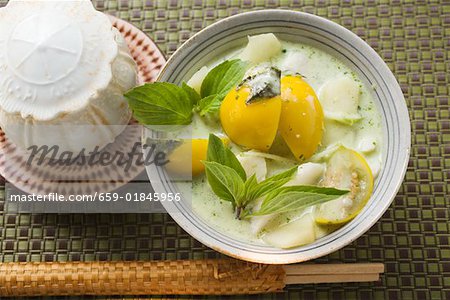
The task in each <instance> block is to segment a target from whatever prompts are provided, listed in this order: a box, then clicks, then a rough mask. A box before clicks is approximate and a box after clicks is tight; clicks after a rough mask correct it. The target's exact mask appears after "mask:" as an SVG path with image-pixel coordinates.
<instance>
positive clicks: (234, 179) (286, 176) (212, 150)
mask: <svg viewBox="0 0 450 300" xmlns="http://www.w3.org/2000/svg"><path fill="white" fill-rule="evenodd" d="M203 163H204V164H205V169H206V176H207V179H208V183H209V185H210V186H211V189H212V190H213V192H214V193H215V194H216V195H217V196H218V197H219V198H220V199H222V200H225V201H229V202H231V203H232V205H233V207H234V208H235V212H236V217H237V218H239V219H241V218H247V217H251V216H261V215H267V214H273V213H283V212H288V211H292V210H297V209H301V208H305V207H308V206H311V205H316V204H320V203H324V202H327V201H330V200H334V199H337V198H338V197H340V196H342V195H344V194H346V193H348V191H343V190H338V189H334V188H324V187H317V186H289V187H285V186H284V184H286V183H287V182H288V181H289V180H291V178H292V177H293V176H294V175H295V173H296V172H297V167H294V168H292V169H289V170H287V171H284V172H282V173H279V174H277V175H274V176H272V177H269V178H267V179H265V180H263V181H261V182H259V183H258V182H257V180H256V176H255V175H252V176H250V177H249V178H247V176H246V175H245V171H244V168H243V167H242V165H241V163H240V162H239V160H238V159H237V158H236V156H235V155H234V153H233V152H232V151H231V150H230V149H228V148H227V147H226V146H225V145H224V144H223V142H222V140H221V139H220V138H218V137H217V136H215V135H214V134H210V136H209V142H208V152H207V160H206V161H204V162H203ZM260 197H265V198H264V200H263V203H262V205H261V208H260V209H259V210H257V211H254V212H253V211H250V210H249V209H248V206H249V204H250V203H252V202H254V201H255V200H256V199H258V198H260Z"/></svg>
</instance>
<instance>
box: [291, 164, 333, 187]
mask: <svg viewBox="0 0 450 300" xmlns="http://www.w3.org/2000/svg"><path fill="white" fill-rule="evenodd" d="M324 172H325V166H324V165H323V164H318V163H312V162H308V163H305V164H302V165H300V166H299V167H298V170H297V174H295V177H294V178H292V179H291V180H290V181H289V182H288V183H286V184H285V185H286V186H293V185H315V184H317V183H318V182H319V180H320V178H321V177H322V175H323V173H324Z"/></svg>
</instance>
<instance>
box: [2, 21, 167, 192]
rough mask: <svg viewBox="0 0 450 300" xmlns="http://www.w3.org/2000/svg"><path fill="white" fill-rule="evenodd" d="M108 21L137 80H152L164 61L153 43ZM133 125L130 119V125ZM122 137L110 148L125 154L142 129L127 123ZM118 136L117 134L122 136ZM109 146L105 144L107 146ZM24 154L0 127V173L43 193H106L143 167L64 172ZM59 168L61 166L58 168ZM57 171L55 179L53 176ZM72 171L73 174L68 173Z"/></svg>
mask: <svg viewBox="0 0 450 300" xmlns="http://www.w3.org/2000/svg"><path fill="white" fill-rule="evenodd" d="M110 19H111V22H112V24H113V26H114V27H116V28H117V29H118V30H119V31H120V33H121V34H122V35H123V37H124V38H125V41H126V42H127V44H128V47H129V49H130V52H131V55H132V56H133V58H134V60H135V61H136V63H137V65H138V69H139V82H140V83H144V82H153V81H155V80H156V77H157V75H158V73H159V71H160V70H161V68H162V67H163V65H164V64H165V62H166V59H165V58H164V55H163V54H162V52H161V51H160V50H159V49H158V47H157V46H156V45H155V43H154V42H153V41H152V40H151V39H150V38H149V37H148V36H147V35H146V34H144V33H143V32H142V31H140V30H139V29H137V28H136V27H134V26H133V25H131V24H130V23H128V22H125V21H123V20H120V19H118V18H116V17H113V16H110ZM133 124H136V121H134V120H131V121H130V125H133ZM122 135H124V136H125V137H123V138H120V139H119V138H118V139H117V140H116V141H119V142H116V143H113V144H111V145H113V146H112V147H113V148H114V150H117V151H122V153H129V152H130V150H131V147H132V146H133V145H134V143H135V142H138V141H140V139H141V136H142V132H141V128H140V127H139V126H129V127H128V128H127V129H126V134H122ZM122 135H121V136H122ZM108 147H109V146H108ZM27 159H28V157H27V156H26V155H24V154H23V152H22V151H20V150H19V149H17V147H16V146H15V145H14V144H13V143H11V142H10V141H9V140H8V138H7V137H6V135H5V133H4V132H3V131H2V130H1V129H0V174H1V175H2V176H3V177H4V178H5V179H6V180H7V181H8V182H9V183H11V184H13V185H14V186H15V187H17V188H19V189H21V190H22V191H24V192H27V193H33V194H47V193H50V192H58V193H61V194H68V193H74V192H77V193H80V192H82V193H90V192H92V191H99V192H106V191H111V190H114V189H116V188H119V187H120V186H122V185H124V184H126V183H127V182H129V181H130V180H132V179H133V178H135V177H136V176H137V175H139V174H140V173H142V171H143V170H144V167H143V166H142V167H137V166H132V167H131V168H130V169H129V170H127V171H125V170H123V168H122V167H119V166H117V165H115V164H112V165H110V166H107V167H104V166H103V167H101V166H100V167H99V166H96V165H92V166H86V165H84V166H83V167H77V166H71V167H70V168H69V169H70V170H68V167H67V166H65V167H64V168H65V169H64V171H62V169H60V170H58V168H59V167H58V166H53V167H51V168H50V167H48V166H39V167H37V166H30V165H27V164H26V160H27ZM61 168H62V167H61ZM55 174H58V176H59V177H58V179H55V176H54V175H55ZM72 174H76V175H72ZM102 175H103V176H104V178H108V180H104V179H102V180H99V181H96V182H89V184H80V182H77V181H76V179H75V177H74V176H78V177H79V176H83V177H84V178H102Z"/></svg>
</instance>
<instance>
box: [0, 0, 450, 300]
mask: <svg viewBox="0 0 450 300" xmlns="http://www.w3.org/2000/svg"><path fill="white" fill-rule="evenodd" d="M5 4H6V1H4V0H0V6H2V5H5ZM95 5H96V6H97V8H98V9H100V10H102V11H105V12H107V13H110V14H114V15H116V16H118V17H120V18H122V19H125V20H129V21H131V22H132V23H133V24H135V25H136V26H138V27H139V28H141V29H142V30H143V31H144V32H145V33H147V34H148V35H149V36H150V37H152V38H153V40H154V41H156V42H157V43H158V45H159V46H160V48H161V49H162V50H163V51H164V52H165V53H166V54H167V55H170V54H171V53H173V51H174V50H175V49H176V48H177V47H178V46H179V45H181V43H183V42H184V41H185V40H186V39H188V38H189V37H190V36H191V35H192V34H193V33H195V32H197V31H198V30H200V29H201V28H203V27H205V26H207V25H209V24H211V23H213V22H214V21H216V20H218V19H221V18H225V17H227V16H230V15H233V14H236V13H239V12H242V11H246V10H252V9H263V8H288V9H293V10H300V11H305V12H309V13H313V14H317V15H320V16H323V17H327V18H329V19H331V20H333V21H335V22H337V23H339V24H341V25H343V26H345V27H347V28H348V29H350V30H352V31H353V32H355V33H356V34H358V35H359V36H360V37H362V38H363V39H364V40H366V41H367V42H368V43H369V44H370V45H371V46H372V47H373V48H374V49H375V50H376V51H377V52H378V53H379V54H380V55H381V57H383V59H384V60H385V61H386V63H387V64H388V65H389V67H390V68H391V70H392V71H393V72H394V74H395V75H396V77H397V79H398V81H399V82H400V85H401V87H402V90H403V92H404V94H405V98H406V100H407V104H408V108H409V111H410V116H411V122H412V131H413V135H412V144H413V145H412V152H411V159H410V162H409V167H408V172H407V174H406V178H405V182H404V184H403V185H402V187H401V189H400V192H399V194H398V195H397V197H396V198H395V200H394V203H393V204H392V206H391V207H390V209H389V210H388V211H387V212H386V213H385V214H384V216H383V218H382V219H381V220H380V221H379V222H378V223H377V224H376V225H375V226H374V227H373V228H372V229H371V230H370V231H369V232H367V233H366V234H365V235H363V236H362V237H361V238H359V239H358V240H357V241H355V242H354V243H352V244H351V245H349V246H347V247H345V248H344V249H342V250H340V251H337V252H335V253H333V254H331V255H328V256H326V257H323V258H321V259H318V260H317V261H319V262H365V261H371V262H383V263H384V264H385V266H386V273H385V274H384V275H383V276H382V279H381V281H380V282H378V283H365V284H328V285H303V286H289V287H288V288H287V290H286V292H285V293H284V294H277V295H264V296H260V298H268V299H270V298H282V299H287V298H292V299H299V298H300V299H450V241H449V238H450V225H449V215H450V213H449V207H450V197H449V195H448V194H449V192H450V188H449V182H450V113H449V111H450V106H449V86H450V85H449V84H450V78H449V77H450V75H449V74H450V70H449V68H450V58H449V51H450V2H449V1H444V0H442V1H374V0H372V1H361V0H348V1H345V0H342V1H324V0H323V1H316V2H315V1H277V0H267V1H257V0H241V1H200V0H199V1H150V0H142V1H141V0H134V1H131V0H130V1H125V0H124V1H95ZM2 195H3V192H2ZM2 207H3V203H2V202H0V211H2V210H3V208H2ZM0 226H1V228H0V246H1V253H0V261H2V262H8V261H54V260H61V261H64V260H86V261H90V260H119V259H125V260H136V259H144V260H149V259H175V258H179V259H188V258H206V257H218V256H220V254H217V253H216V252H214V251H213V250H210V249H208V248H206V247H204V246H202V245H201V244H200V243H198V242H197V241H195V240H194V239H193V238H191V237H190V236H189V235H188V234H187V233H185V232H184V231H183V230H182V229H180V227H178V226H177V225H176V223H174V221H173V220H171V218H170V217H168V216H167V215H163V214H153V215H147V214H145V215H144V214H142V215H139V214H130V215H68V214H66V215H25V214H21V215H13V214H6V213H1V212H0ZM150 237H151V238H150Z"/></svg>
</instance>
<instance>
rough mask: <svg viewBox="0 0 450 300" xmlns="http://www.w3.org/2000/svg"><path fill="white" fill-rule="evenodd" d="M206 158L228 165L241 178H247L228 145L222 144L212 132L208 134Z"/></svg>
mask: <svg viewBox="0 0 450 300" xmlns="http://www.w3.org/2000/svg"><path fill="white" fill-rule="evenodd" d="M206 160H207V161H210V162H216V163H218V164H221V165H224V166H227V167H230V168H232V169H233V170H235V171H236V173H237V174H238V175H239V177H240V178H241V179H242V180H244V181H245V180H246V179H247V175H246V174H245V170H244V168H243V167H242V165H241V163H240V162H239V160H238V159H237V158H236V156H235V155H234V153H233V152H232V151H231V150H230V149H228V147H226V146H225V145H224V144H223V142H222V140H221V139H220V138H218V137H217V136H215V135H214V134H210V135H209V141H208V152H207V154H206Z"/></svg>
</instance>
